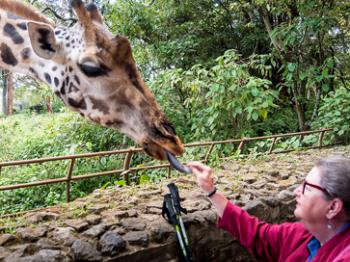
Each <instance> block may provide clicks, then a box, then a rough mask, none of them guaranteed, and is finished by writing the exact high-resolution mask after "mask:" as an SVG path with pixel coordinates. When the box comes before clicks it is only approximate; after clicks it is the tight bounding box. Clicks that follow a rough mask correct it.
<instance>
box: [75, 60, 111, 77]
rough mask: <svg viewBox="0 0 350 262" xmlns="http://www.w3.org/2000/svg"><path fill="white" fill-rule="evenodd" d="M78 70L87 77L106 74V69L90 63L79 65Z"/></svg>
mask: <svg viewBox="0 0 350 262" xmlns="http://www.w3.org/2000/svg"><path fill="white" fill-rule="evenodd" d="M79 68H80V70H81V71H82V72H83V73H84V74H85V75H87V76H88V77H99V76H103V75H106V74H107V73H108V71H109V70H108V68H107V67H106V66H103V65H95V64H92V63H84V64H79Z"/></svg>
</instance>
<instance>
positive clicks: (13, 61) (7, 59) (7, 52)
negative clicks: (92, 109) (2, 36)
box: [0, 43, 18, 66]
mask: <svg viewBox="0 0 350 262" xmlns="http://www.w3.org/2000/svg"><path fill="white" fill-rule="evenodd" d="M0 51H1V59H2V61H3V62H4V63H5V64H8V65H11V66H16V65H17V64H18V60H17V58H16V57H15V55H14V54H13V52H12V50H11V48H10V47H9V46H8V45H6V44H5V43H2V44H1V46H0Z"/></svg>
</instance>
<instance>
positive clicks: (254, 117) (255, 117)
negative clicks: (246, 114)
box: [252, 112, 259, 121]
mask: <svg viewBox="0 0 350 262" xmlns="http://www.w3.org/2000/svg"><path fill="white" fill-rule="evenodd" d="M258 118H259V114H258V113H257V112H253V114H252V119H253V120H254V121H256V120H258Z"/></svg>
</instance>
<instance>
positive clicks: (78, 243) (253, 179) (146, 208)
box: [0, 147, 350, 262]
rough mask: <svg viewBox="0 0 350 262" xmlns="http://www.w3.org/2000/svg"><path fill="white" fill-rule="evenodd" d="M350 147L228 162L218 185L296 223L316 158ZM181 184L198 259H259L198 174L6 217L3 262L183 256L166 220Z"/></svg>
mask: <svg viewBox="0 0 350 262" xmlns="http://www.w3.org/2000/svg"><path fill="white" fill-rule="evenodd" d="M334 153H342V154H344V155H347V156H350V147H337V148H332V149H323V150H309V151H304V152H295V153H290V154H288V155H287V154H284V155H272V156H268V157H267V156H263V157H260V158H257V159H245V160H240V161H232V160H231V161H229V160H227V161H225V162H224V163H223V164H222V165H221V166H220V168H218V170H217V171H216V172H215V174H216V175H215V180H216V184H217V187H218V188H219V190H220V191H221V192H223V193H224V194H225V195H226V196H227V197H228V198H229V199H231V200H232V201H233V202H235V203H236V204H237V205H239V206H241V207H242V208H244V209H246V210H247V211H248V212H249V213H250V214H253V215H256V216H258V217H259V218H260V219H262V220H265V221H267V222H273V223H281V222H284V221H288V220H293V209H294V204H295V203H294V196H293V193H292V192H293V190H294V189H295V187H296V186H297V185H298V183H299V182H300V181H301V180H302V178H303V177H304V176H305V175H306V173H307V172H308V171H309V170H310V168H311V166H312V164H313V162H314V160H315V158H318V157H321V156H325V155H329V154H334ZM169 182H175V183H176V184H177V186H178V187H179V190H180V196H181V197H182V198H183V201H182V206H183V207H184V208H186V209H187V210H188V214H187V215H183V219H184V222H185V226H186V229H187V233H188V235H189V237H190V244H191V246H192V250H193V257H194V261H254V260H253V259H252V258H251V256H250V255H249V254H248V253H247V252H246V250H245V249H244V248H242V247H241V246H240V245H239V243H237V241H235V240H234V239H233V238H232V237H231V236H230V235H229V234H228V233H226V232H224V231H222V230H219V229H217V228H216V221H217V217H216V214H215V212H214V210H213V209H212V207H211V204H210V201H209V200H208V199H207V198H206V197H205V196H203V194H202V193H201V192H200V190H199V189H198V188H197V185H196V182H195V180H194V178H193V177H192V176H190V175H186V176H181V177H178V178H174V179H172V180H166V181H163V182H162V183H160V184H148V185H143V186H131V187H113V188H107V189H105V190H96V191H95V192H94V193H92V194H91V195H89V196H88V197H86V198H83V199H77V200H76V201H74V202H72V203H70V204H64V205H60V206H57V207H53V208H47V209H45V210H41V211H37V212H31V213H28V214H27V215H26V216H24V217H18V218H13V219H8V220H0V232H1V235H0V262H2V261H4V262H14V261H23V262H24V261H25V262H30V261H33V262H34V261H35V262H40V261H45V262H50V261H67V262H68V261H128V262H133V261H181V259H180V256H181V255H180V250H179V248H178V246H177V240H176V235H175V231H174V229H173V227H172V226H171V225H169V224H167V222H166V221H165V220H164V219H163V218H162V216H161V206H162V199H163V195H164V193H166V185H167V184H168V183H169Z"/></svg>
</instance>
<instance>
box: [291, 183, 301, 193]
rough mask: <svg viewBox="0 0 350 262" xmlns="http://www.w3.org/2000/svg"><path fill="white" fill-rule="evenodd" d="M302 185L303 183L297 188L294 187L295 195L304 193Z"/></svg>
mask: <svg viewBox="0 0 350 262" xmlns="http://www.w3.org/2000/svg"><path fill="white" fill-rule="evenodd" d="M301 187H302V184H300V185H299V186H298V187H297V188H296V189H294V191H293V193H294V195H295V196H300V195H301V194H302V193H301Z"/></svg>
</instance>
